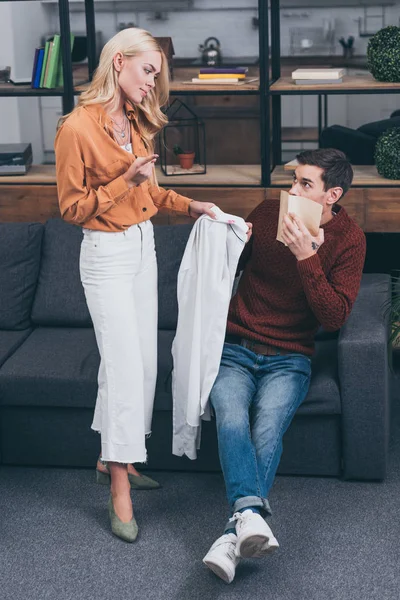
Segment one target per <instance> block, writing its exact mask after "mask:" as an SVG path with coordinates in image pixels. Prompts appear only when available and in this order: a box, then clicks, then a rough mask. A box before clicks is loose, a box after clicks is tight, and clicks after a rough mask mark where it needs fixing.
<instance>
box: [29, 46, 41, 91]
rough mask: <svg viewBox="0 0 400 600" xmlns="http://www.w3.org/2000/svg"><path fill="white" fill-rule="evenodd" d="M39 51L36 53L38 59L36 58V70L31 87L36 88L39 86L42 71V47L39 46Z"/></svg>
mask: <svg viewBox="0 0 400 600" xmlns="http://www.w3.org/2000/svg"><path fill="white" fill-rule="evenodd" d="M38 50H39V53H38V59H37V63H36V71H35V78H34V80H33V85H32V87H33V88H34V89H35V90H37V89H38V88H39V86H40V76H41V73H42V66H43V58H44V48H39V49H38Z"/></svg>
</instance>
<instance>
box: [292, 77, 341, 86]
mask: <svg viewBox="0 0 400 600" xmlns="http://www.w3.org/2000/svg"><path fill="white" fill-rule="evenodd" d="M334 83H343V79H342V78H341V77H339V79H296V80H295V84H296V85H325V84H328V85H333V84H334Z"/></svg>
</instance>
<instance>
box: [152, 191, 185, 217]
mask: <svg viewBox="0 0 400 600" xmlns="http://www.w3.org/2000/svg"><path fill="white" fill-rule="evenodd" d="M149 193H150V196H151V198H152V200H153V202H154V204H155V205H156V206H157V208H167V209H168V210H173V211H176V212H181V213H186V214H189V204H190V202H191V199H190V198H186V196H181V195H180V194H177V193H176V192H174V191H173V190H165V189H164V188H160V187H158V185H152V184H151V183H149Z"/></svg>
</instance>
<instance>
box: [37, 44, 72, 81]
mask: <svg viewBox="0 0 400 600" xmlns="http://www.w3.org/2000/svg"><path fill="white" fill-rule="evenodd" d="M73 43H74V35H73V34H71V50H72V46H73ZM63 85H64V78H63V67H62V58H61V38H60V36H59V35H58V34H56V35H54V36H53V37H52V38H50V39H49V40H47V42H46V45H45V46H43V47H41V48H36V49H35V58H34V61H33V69H32V81H31V87H32V88H34V89H37V88H47V89H53V88H58V87H62V86H63Z"/></svg>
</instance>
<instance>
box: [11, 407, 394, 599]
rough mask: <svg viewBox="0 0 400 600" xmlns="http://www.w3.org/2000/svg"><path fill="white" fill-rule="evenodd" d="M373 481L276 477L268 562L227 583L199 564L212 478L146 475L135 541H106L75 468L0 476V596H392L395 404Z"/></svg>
mask: <svg viewBox="0 0 400 600" xmlns="http://www.w3.org/2000/svg"><path fill="white" fill-rule="evenodd" d="M392 425H393V426H392V440H391V450H390V465H389V474H388V477H387V479H386V481H385V482H384V483H357V482H356V483H352V482H343V481H339V480H336V479H329V478H326V479H324V478H305V477H278V478H277V479H276V483H275V485H274V488H273V491H272V493H271V497H270V500H271V505H272V508H273V511H274V516H273V518H272V520H271V527H272V529H273V531H274V533H275V535H276V536H277V538H278V540H279V542H280V549H279V550H278V552H276V553H275V554H274V555H273V556H271V557H268V558H264V559H262V560H260V559H252V560H247V561H242V562H241V564H240V565H239V567H238V569H237V575H236V579H235V581H234V582H233V583H232V584H231V585H229V586H228V585H226V584H225V583H223V582H222V581H221V580H219V579H218V578H216V577H215V575H213V574H212V573H211V572H209V571H208V570H207V568H206V567H205V566H204V565H203V564H202V562H201V559H202V557H203V556H204V554H205V553H206V552H207V550H208V548H209V546H210V545H211V543H212V542H213V541H214V539H215V538H216V537H218V536H219V535H220V534H221V533H222V528H223V525H224V523H225V520H226V516H227V506H226V500H225V492H224V486H223V481H222V477H221V476H220V475H218V474H192V473H165V472H163V473H154V474H153V475H154V476H155V477H157V478H158V480H159V481H160V482H161V483H162V485H163V487H162V489H160V490H156V491H147V492H136V493H134V494H133V499H134V506H135V512H136V518H137V520H138V523H139V527H140V534H139V538H138V540H137V541H136V543H135V544H131V545H130V544H126V543H124V542H122V541H120V540H118V539H117V538H114V537H113V536H112V534H111V533H110V529H109V523H108V516H107V510H106V503H107V499H108V490H107V488H105V487H103V486H97V485H95V484H94V473H93V472H92V471H88V470H77V469H34V468H21V467H19V468H10V467H1V468H0V598H1V600H114V599H115V600H142V599H143V600H147V599H148V600H153V599H154V600H205V599H207V600H214V599H224V600H231V599H232V600H233V599H240V600H247V599H249V600H250V599H251V600H255V599H271V600H375V599H376V600H398V599H399V598H400V573H399V571H400V539H399V538H400V398H399V397H397V398H395V401H394V407H393V416H392Z"/></svg>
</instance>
